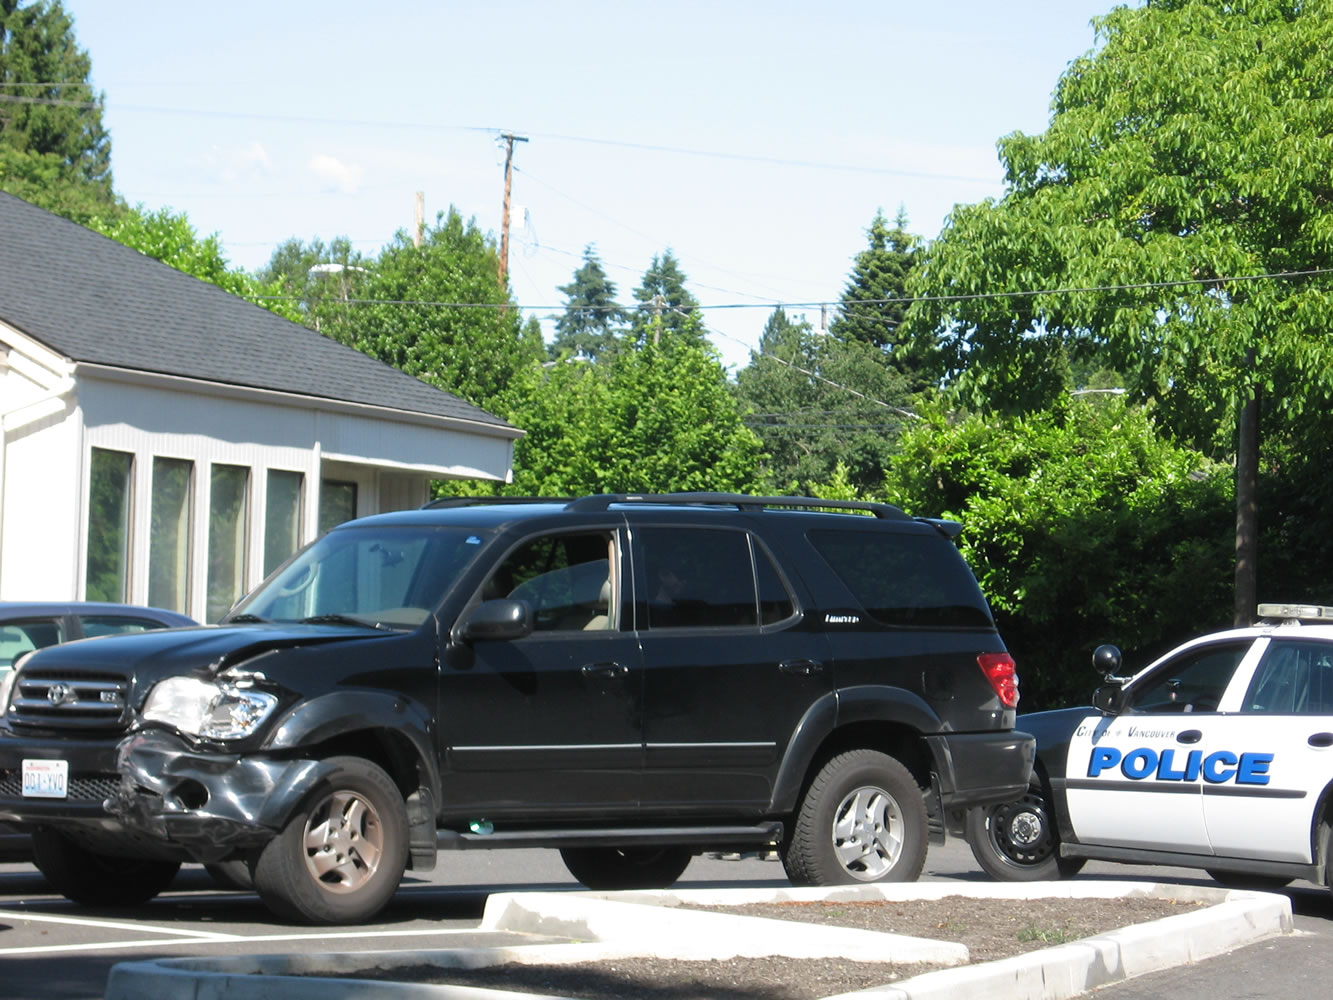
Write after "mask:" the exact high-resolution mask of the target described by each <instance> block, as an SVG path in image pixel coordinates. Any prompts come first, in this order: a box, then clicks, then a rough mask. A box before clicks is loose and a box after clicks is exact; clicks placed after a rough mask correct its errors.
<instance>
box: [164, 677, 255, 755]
mask: <svg viewBox="0 0 1333 1000" xmlns="http://www.w3.org/2000/svg"><path fill="white" fill-rule="evenodd" d="M277 704H278V699H277V698H276V697H275V696H274V695H271V694H268V693H267V692H265V691H253V690H241V689H239V688H236V687H232V686H230V685H222V684H214V683H211V682H209V681H201V680H198V679H197V678H194V677H169V678H167V679H166V680H164V681H161V682H160V683H158V684H156V685H155V686H154V687H153V690H152V691H150V692H149V693H148V700H147V701H146V702H145V703H144V707H143V717H144V719H145V720H146V721H150V722H161V723H165V724H166V725H168V726H172V727H173V728H175V729H179V730H180V731H181V732H183V733H186V734H187V735H190V736H198V737H201V738H203V739H207V740H237V739H241V738H242V737H244V736H249V735H250V734H251V733H253V732H254V731H255V730H256V729H258V728H259V726H260V724H261V723H263V721H264V720H265V719H266V718H268V715H269V713H270V712H272V711H273V708H274V706H276V705H277Z"/></svg>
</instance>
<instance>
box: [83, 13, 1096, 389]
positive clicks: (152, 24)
mask: <svg viewBox="0 0 1333 1000" xmlns="http://www.w3.org/2000/svg"><path fill="white" fill-rule="evenodd" d="M1112 6H1113V3H1112V0H1017V2H1014V3H1007V4H1000V3H996V2H994V0H956V2H951V0H941V2H938V3H934V4H922V3H919V2H912V3H907V2H901V0H879V2H875V0H824V2H821V3H814V2H805V3H791V2H786V0H768V2H751V0H711V2H696V0H678V2H676V3H674V4H660V3H655V4H648V3H643V2H639V0H619V2H598V0H565V2H560V0H548V2H529V0H489V2H485V3H457V2H436V3H427V2H405V0H384V2H382V3H379V4H367V3H364V2H359V3H351V2H345V0H321V2H310V0H268V2H263V3H261V2H256V0H231V2H228V3H221V4H219V3H210V4H195V3H180V2H169V0H115V2H111V0H64V7H65V9H66V10H67V11H68V12H69V13H70V14H71V15H72V16H73V18H74V27H75V33H76V35H77V37H78V40H79V44H80V45H81V46H82V47H83V48H85V49H87V50H88V52H89V53H90V55H91V57H92V64H93V82H94V84H95V85H96V87H97V88H98V89H100V90H101V91H103V92H104V93H105V96H106V112H105V121H106V124H107V125H108V127H109V128H110V131H111V138H112V169H113V171H114V175H115V184H116V188H117V190H118V191H119V192H120V193H121V194H122V195H123V196H124V197H125V198H127V199H128V200H129V201H130V202H131V203H142V204H144V205H145V206H146V207H148V208H150V209H156V208H160V207H164V206H168V207H171V208H172V209H174V210H176V211H178V212H185V213H186V214H188V216H189V218H190V221H191V222H192V223H193V224H194V226H195V228H196V229H197V230H198V231H199V233H200V234H201V235H208V234H211V233H216V234H217V235H218V236H219V238H220V239H221V241H222V244H223V246H224V248H225V252H226V254H227V257H228V259H229V260H230V262H231V263H232V265H233V266H239V267H245V268H247V269H256V268H259V267H262V266H263V265H264V264H265V263H266V262H267V260H268V259H269V256H270V255H271V253H272V252H273V249H274V247H275V246H277V244H279V243H281V242H283V241H284V240H286V239H289V238H291V237H297V238H299V239H301V240H304V241H309V240H311V239H314V238H316V237H318V238H320V239H323V240H324V241H326V242H327V241H329V240H330V239H332V238H334V237H336V236H346V237H348V238H350V239H351V240H353V241H354V243H355V245H356V247H357V249H359V250H361V251H362V252H363V253H366V254H375V253H377V252H378V251H379V249H380V248H381V247H383V246H384V245H385V244H386V243H388V242H389V240H390V239H391V238H392V236H393V234H394V232H395V231H396V230H398V229H406V228H409V227H410V226H411V224H412V219H413V213H414V210H415V209H414V206H415V200H416V192H418V191H420V192H423V193H424V196H425V206H426V215H427V218H428V219H434V217H435V215H436V213H437V212H441V211H445V210H447V209H448V207H449V206H450V205H453V206H455V207H457V208H458V210H459V211H460V212H462V214H463V215H464V216H465V217H467V218H474V219H475V220H476V222H477V224H478V225H479V226H480V227H481V228H482V229H484V230H487V231H490V232H492V233H495V234H498V233H499V229H500V219H501V202H502V195H503V165H504V156H503V150H502V147H501V145H500V144H499V142H498V136H499V134H500V133H501V132H504V131H510V132H514V133H516V134H519V135H523V136H527V137H528V140H529V141H528V142H526V143H522V144H518V145H517V146H516V149H515V158H514V163H515V169H516V172H515V175H514V188H513V202H514V204H515V206H516V211H515V214H514V219H513V223H512V225H513V228H512V230H511V252H510V281H511V286H512V288H513V290H514V294H515V297H516V299H517V300H518V302H519V304H520V305H521V306H522V307H523V308H524V309H525V311H527V312H529V313H530V314H532V315H535V316H538V317H539V318H541V319H542V320H543V322H544V326H545V327H546V329H547V332H548V335H549V333H550V325H551V324H550V319H549V317H550V316H551V315H552V314H553V312H555V311H557V310H558V309H559V307H560V305H561V304H562V303H563V301H564V297H563V296H562V295H561V293H560V292H559V291H558V286H559V285H562V284H566V283H568V281H569V280H570V277H571V275H572V274H573V272H574V270H575V269H576V268H577V267H578V266H579V264H580V261H581V257H582V252H583V248H584V246H585V245H587V244H590V243H591V244H594V245H595V246H596V249H597V253H598V255H599V256H600V257H601V259H602V261H603V263H604V265H605V267H606V270H607V273H608V275H609V276H610V278H611V279H612V280H613V281H614V282H616V284H617V286H618V297H619V298H620V300H621V301H622V302H623V301H630V300H631V292H632V290H633V289H634V288H635V287H636V286H637V285H638V284H639V281H640V279H641V277H642V275H643V272H644V270H645V269H646V268H647V267H648V265H649V263H650V261H651V258H652V257H653V255H654V254H660V253H661V252H662V251H663V250H665V249H667V248H670V249H671V250H672V252H673V253H674V254H675V255H676V257H677V258H678V259H679V260H680V262H681V265H682V268H683V269H684V271H685V273H686V274H687V275H688V277H689V278H690V289H691V291H692V292H693V294H694V295H695V297H696V298H697V299H699V301H700V302H701V303H702V304H703V305H704V306H706V307H709V308H708V311H707V312H706V314H705V318H706V322H707V324H708V326H709V328H710V330H712V331H713V341H714V343H715V344H716V345H717V347H718V350H719V351H720V352H721V354H722V356H723V359H724V361H725V362H726V363H727V364H728V365H729V366H731V367H733V368H734V367H736V366H739V365H743V364H744V363H745V362H746V360H747V358H748V349H749V348H751V347H754V346H755V345H756V344H757V343H758V339H759V334H760V332H761V331H762V329H763V325H764V322H765V321H766V319H767V318H768V315H769V313H770V312H771V310H772V307H773V304H775V303H812V302H830V303H832V302H836V301H837V298H838V296H839V295H840V293H841V291H842V289H843V286H844V284H845V282H846V280H847V276H848V273H849V270H850V268H851V264H852V260H853V258H854V257H855V255H856V253H857V252H858V251H859V250H861V249H863V248H864V246H865V230H866V227H867V226H868V224H869V222H870V220H871V219H872V218H873V216H874V214H875V211H876V210H877V209H879V208H882V209H883V210H884V211H885V213H886V214H887V215H889V216H890V217H892V216H893V215H894V214H895V213H896V212H897V210H898V208H899V207H900V206H901V207H903V208H904V209H905V210H906V212H907V215H908V228H909V229H910V230H911V231H913V232H915V233H918V234H919V235H921V236H923V237H925V238H927V239H929V238H932V237H934V236H935V235H936V234H937V233H938V232H939V230H940V226H941V224H942V222H943V221H944V218H945V216H946V215H947V214H948V212H949V210H950V209H951V208H952V207H953V206H954V205H955V204H958V203H970V202H976V201H980V200H982V199H983V198H986V197H995V196H998V195H999V194H1000V193H1001V191H1002V188H1001V184H1000V180H1001V174H1000V167H999V163H998V160H997V158H996V154H995V142H996V140H997V139H998V138H999V137H1000V136H1002V135H1005V134H1007V133H1009V132H1012V131H1015V130H1019V131H1024V132H1029V133H1031V132H1040V131H1042V130H1043V129H1044V128H1045V127H1046V125H1047V122H1048V120H1049V108H1050V98H1051V94H1052V92H1053V90H1054V87H1055V84H1056V81H1057V80H1058V78H1059V76H1060V74H1061V73H1062V72H1063V71H1064V69H1065V68H1066V67H1067V66H1068V64H1069V62H1070V61H1071V60H1073V59H1074V58H1076V57H1077V56H1079V55H1081V54H1083V53H1084V52H1086V51H1088V50H1089V49H1090V48H1091V47H1092V45H1093V43H1094V40H1095V39H1094V34H1093V30H1092V27H1091V24H1090V21H1091V19H1092V17H1094V16H1096V15H1100V14H1104V13H1106V11H1108V10H1109V9H1110V8H1111V7H1112ZM789 312H793V313H796V314H798V315H799V314H805V315H806V316H807V318H809V319H810V320H811V321H812V322H816V323H817V322H818V319H819V310H818V308H817V307H814V308H809V307H799V308H793V309H789Z"/></svg>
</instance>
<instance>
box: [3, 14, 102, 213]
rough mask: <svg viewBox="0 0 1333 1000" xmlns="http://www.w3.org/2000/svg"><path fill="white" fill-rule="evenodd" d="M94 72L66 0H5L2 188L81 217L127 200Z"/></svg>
mask: <svg viewBox="0 0 1333 1000" xmlns="http://www.w3.org/2000/svg"><path fill="white" fill-rule="evenodd" d="M91 73H92V61H91V59H90V58H89V56H88V53H87V52H86V51H84V50H83V49H81V48H79V46H78V43H77V41H76V40H75V37H74V24H73V21H72V20H71V19H70V17H69V15H68V14H66V13H65V11H64V9H63V8H62V7H61V5H60V2H59V0H38V2H37V3H29V4H25V3H24V2H23V0H0V109H2V111H3V113H0V189H3V190H5V191H8V192H9V193H10V194H14V195H18V196H19V197H20V198H23V199H25V200H27V201H30V202H32V203H33V204H34V205H39V206H41V207H42V208H45V209H48V210H49V211H53V212H57V213H59V214H62V215H65V216H66V217H68V218H71V219H73V220H75V221H76V222H87V221H89V220H90V219H92V218H94V217H97V216H106V215H113V214H115V213H117V212H118V211H119V210H120V209H121V208H122V207H123V206H122V205H121V204H120V202H119V200H118V199H117V198H116V196H115V193H114V192H113V191H112V187H111V137H110V134H109V133H108V132H107V130H106V128H105V127H104V126H103V124H102V101H103V95H101V94H100V93H95V92H94V91H93V89H92V86H91V83H90V82H89V78H90V76H91Z"/></svg>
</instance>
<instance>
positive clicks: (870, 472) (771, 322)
mask: <svg viewBox="0 0 1333 1000" xmlns="http://www.w3.org/2000/svg"><path fill="white" fill-rule="evenodd" d="M735 392H736V396H737V398H738V399H739V400H740V403H741V405H742V407H744V408H745V410H746V411H747V416H746V422H747V423H748V424H749V425H750V427H751V428H752V429H753V430H754V431H755V433H756V434H758V435H759V438H760V440H762V441H763V443H764V449H765V450H766V451H767V452H768V454H769V459H768V465H767V470H768V475H769V476H770V478H772V479H773V481H774V482H776V483H778V484H779V485H780V486H782V487H783V488H788V489H794V490H796V491H798V492H802V493H805V492H809V491H811V490H812V488H813V486H812V484H814V483H816V482H823V481H827V480H829V479H830V478H831V477H832V476H833V474H834V470H835V467H837V466H839V465H841V466H842V467H843V470H844V475H845V476H846V478H847V481H848V482H849V483H851V484H852V485H853V486H855V487H858V488H861V489H874V488H878V487H879V485H880V484H881V483H882V482H883V479H884V470H885V468H886V466H887V463H888V460H889V456H890V455H891V454H892V452H893V449H894V442H895V439H896V437H897V434H898V431H899V429H900V427H901V425H902V422H903V421H904V420H906V419H911V413H910V411H909V410H908V409H907V408H906V405H905V404H906V402H907V389H906V383H905V380H904V378H903V376H902V375H901V374H900V373H899V372H898V371H897V370H896V369H895V368H893V367H891V366H889V365H886V364H885V363H884V358H883V354H882V353H881V352H880V350H879V349H878V348H876V347H873V346H871V345H869V344H864V343H862V342H860V341H858V340H852V341H842V340H838V339H837V338H835V337H831V336H827V335H823V334H817V333H816V332H815V331H814V330H812V329H811V328H810V324H809V323H808V322H806V321H805V320H804V319H801V320H796V321H794V320H791V319H789V318H788V317H787V314H786V312H785V311H784V310H782V309H781V308H779V309H776V310H774V312H773V314H772V315H771V316H769V318H768V322H767V323H766V324H765V326H764V332H763V334H762V336H761V337H760V338H759V349H758V350H757V351H752V352H751V354H750V362H749V364H748V365H746V367H745V368H742V369H741V370H740V371H739V372H737V374H736V387H735Z"/></svg>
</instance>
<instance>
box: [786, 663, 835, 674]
mask: <svg viewBox="0 0 1333 1000" xmlns="http://www.w3.org/2000/svg"><path fill="white" fill-rule="evenodd" d="M778 669H779V670H781V671H782V672H783V673H784V674H822V673H823V672H824V664H822V663H820V662H819V661H818V660H783V661H782V662H781V663H779V664H778Z"/></svg>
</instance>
